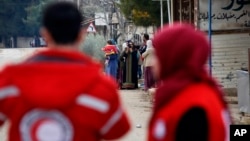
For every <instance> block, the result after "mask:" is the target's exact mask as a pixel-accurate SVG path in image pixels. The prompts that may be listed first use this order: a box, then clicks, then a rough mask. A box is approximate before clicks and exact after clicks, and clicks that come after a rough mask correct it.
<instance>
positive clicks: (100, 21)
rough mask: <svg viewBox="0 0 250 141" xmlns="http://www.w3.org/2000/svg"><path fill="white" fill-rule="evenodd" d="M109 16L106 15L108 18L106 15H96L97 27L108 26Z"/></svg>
mask: <svg viewBox="0 0 250 141" xmlns="http://www.w3.org/2000/svg"><path fill="white" fill-rule="evenodd" d="M108 17H109V15H108V13H106V16H105V14H104V13H95V25H100V26H106V25H108V24H107V21H108V20H107V19H108Z"/></svg>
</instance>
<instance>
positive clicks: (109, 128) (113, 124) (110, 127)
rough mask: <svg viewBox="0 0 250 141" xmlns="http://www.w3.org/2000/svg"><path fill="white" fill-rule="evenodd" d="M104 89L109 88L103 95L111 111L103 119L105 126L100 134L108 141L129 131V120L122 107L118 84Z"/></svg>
mask: <svg viewBox="0 0 250 141" xmlns="http://www.w3.org/2000/svg"><path fill="white" fill-rule="evenodd" d="M106 84H107V83H106ZM103 87H106V89H107V88H108V91H107V92H105V91H103V93H102V95H104V96H105V99H106V100H107V101H108V102H109V111H108V112H107V113H106V114H105V115H104V116H103V117H102V120H103V125H102V127H101V129H100V134H101V135H102V136H103V139H106V140H111V139H118V138H120V137H121V136H123V135H125V134H126V133H127V132H128V131H129V129H130V124H129V119H128V117H127V114H126V112H125V110H124V109H123V106H122V105H121V102H120V99H119V93H118V91H117V87H116V84H114V83H113V84H112V85H111V86H107V85H106V86H103Z"/></svg>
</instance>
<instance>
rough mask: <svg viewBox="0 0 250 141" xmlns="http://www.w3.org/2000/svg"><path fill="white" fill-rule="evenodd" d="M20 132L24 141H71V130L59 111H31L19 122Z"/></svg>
mask: <svg viewBox="0 0 250 141" xmlns="http://www.w3.org/2000/svg"><path fill="white" fill-rule="evenodd" d="M20 132H21V136H22V140H24V141H34V140H37V141H71V140H72V139H73V128H72V125H71V123H70V121H69V120H68V119H67V118H66V117H65V116H64V115H63V114H62V113H60V112H59V111H42V110H33V111H31V112H29V113H27V114H26V115H25V116H24V118H23V119H22V121H21V124H20Z"/></svg>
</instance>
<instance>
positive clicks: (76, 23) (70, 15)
mask: <svg viewBox="0 0 250 141" xmlns="http://www.w3.org/2000/svg"><path fill="white" fill-rule="evenodd" d="M42 21H43V22H42V24H43V26H44V27H45V28H46V29H47V30H48V31H49V33H50V34H51V36H52V38H53V39H54V41H55V42H56V43H58V44H70V43H74V42H75V41H76V39H77V37H78V35H79V33H80V30H81V22H82V21H83V17H82V14H81V13H80V11H79V10H78V9H77V6H76V5H74V4H73V3H72V2H53V3H50V4H49V5H47V7H46V8H45V9H44V11H43V19H42Z"/></svg>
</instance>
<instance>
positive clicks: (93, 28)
mask: <svg viewBox="0 0 250 141" xmlns="http://www.w3.org/2000/svg"><path fill="white" fill-rule="evenodd" d="M87 32H89V33H95V32H96V29H95V26H94V24H93V23H90V24H89V26H88V28H87Z"/></svg>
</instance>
